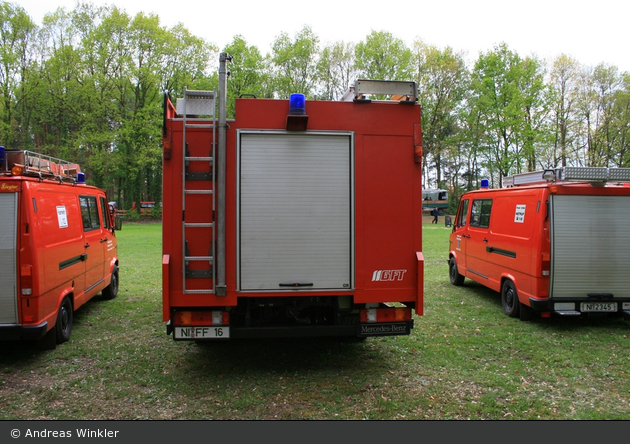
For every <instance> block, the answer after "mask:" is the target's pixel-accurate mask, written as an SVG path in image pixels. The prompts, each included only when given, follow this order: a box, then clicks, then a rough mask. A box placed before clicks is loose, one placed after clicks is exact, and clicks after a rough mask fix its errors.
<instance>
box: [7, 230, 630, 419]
mask: <svg viewBox="0 0 630 444" xmlns="http://www.w3.org/2000/svg"><path fill="white" fill-rule="evenodd" d="M440 219H441V221H443V218H440ZM423 228H424V230H423V236H424V255H425V260H426V264H425V315H424V316H422V317H417V319H416V323H415V329H414V331H413V332H412V334H411V335H410V336H404V337H392V338H371V339H368V340H366V341H364V342H360V343H357V342H352V341H342V340H322V339H320V340H252V341H232V342H227V343H213V344H206V345H203V346H199V345H197V344H195V343H181V342H178V343H175V342H174V341H173V340H172V338H171V337H167V336H166V328H165V324H164V323H163V322H162V299H161V297H162V296H161V270H160V265H161V225H160V224H157V223H153V224H126V225H124V226H123V230H122V231H120V232H117V236H118V239H119V254H120V262H121V266H120V273H121V274H120V293H119V295H118V297H117V298H116V299H114V300H111V301H106V300H103V299H101V298H100V297H97V298H96V299H94V300H93V301H91V302H89V303H88V304H87V305H86V306H84V307H82V308H81V309H80V310H79V311H78V312H77V313H76V317H75V325H74V330H73V332H72V337H71V339H70V342H68V343H66V344H62V345H60V346H58V347H57V349H56V350H51V351H40V350H37V349H36V348H34V347H31V346H28V345H25V344H16V343H0V417H2V418H3V419H62V420H70V419H113V420H120V419H125V420H126V419H156V420H157V419H370V420H391V419H401V420H410V419H433V420H441V419H495V420H498V419H512V420H514V419H630V406H629V405H628V399H629V398H630V353H629V352H630V339H629V338H628V334H629V333H630V329H629V324H628V323H627V322H625V321H623V320H621V319H608V318H593V319H574V318H571V319H564V318H556V317H553V318H551V319H535V320H534V321H532V322H521V321H519V320H518V319H513V318H509V317H507V316H505V315H504V314H503V312H502V310H501V304H500V300H499V296H498V294H496V293H494V292H491V291H489V290H486V289H485V288H483V287H481V286H479V285H476V284H473V283H472V282H470V281H466V285H464V286H463V287H453V286H451V285H450V283H449V281H448V267H447V264H446V256H447V249H448V233H449V230H448V229H447V228H445V227H444V226H443V224H442V225H438V226H436V225H431V224H430V223H425V224H424V227H423Z"/></svg>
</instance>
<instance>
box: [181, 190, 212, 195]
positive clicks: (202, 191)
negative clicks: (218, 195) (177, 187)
mask: <svg viewBox="0 0 630 444" xmlns="http://www.w3.org/2000/svg"><path fill="white" fill-rule="evenodd" d="M184 191H185V192H186V194H213V191H212V190H184Z"/></svg>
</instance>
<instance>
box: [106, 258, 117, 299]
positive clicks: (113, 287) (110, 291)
mask: <svg viewBox="0 0 630 444" xmlns="http://www.w3.org/2000/svg"><path fill="white" fill-rule="evenodd" d="M116 296H118V267H117V266H116V265H114V271H113V272H112V280H111V282H110V283H109V285H108V286H107V287H105V288H103V297H104V298H105V299H114V298H115V297H116Z"/></svg>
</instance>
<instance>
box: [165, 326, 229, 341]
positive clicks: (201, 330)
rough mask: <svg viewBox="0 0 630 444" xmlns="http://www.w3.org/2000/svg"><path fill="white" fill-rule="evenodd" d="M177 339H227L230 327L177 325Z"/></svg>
mask: <svg viewBox="0 0 630 444" xmlns="http://www.w3.org/2000/svg"><path fill="white" fill-rule="evenodd" d="M174 334H175V339H227V338H229V337H230V327H211V326H210V327H175V332H174Z"/></svg>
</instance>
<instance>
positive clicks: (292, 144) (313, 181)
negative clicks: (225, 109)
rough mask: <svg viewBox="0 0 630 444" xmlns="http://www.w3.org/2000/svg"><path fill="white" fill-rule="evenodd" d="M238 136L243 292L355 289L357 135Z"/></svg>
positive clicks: (241, 282) (257, 134) (253, 134)
mask: <svg viewBox="0 0 630 444" xmlns="http://www.w3.org/2000/svg"><path fill="white" fill-rule="evenodd" d="M239 141H240V143H239V149H238V158H239V171H240V174H239V179H238V190H239V196H238V203H239V204H238V210H237V211H238V215H237V218H238V223H239V226H238V234H237V236H238V243H239V282H240V289H241V290H273V291H277V290H295V289H296V288H299V289H301V290H309V289H316V290H321V289H345V290H348V289H349V288H351V287H352V285H353V282H352V269H351V268H352V251H353V244H352V227H353V215H352V211H353V210H352V201H353V197H352V196H353V190H352V169H351V165H352V156H353V152H352V145H353V139H352V135H351V134H349V133H343V134H331V133H322V134H313V133H306V134H291V133H264V132H263V133H247V132H244V133H240V134H239ZM281 284H283V285H281ZM287 284H296V285H302V286H301V287H287V286H285V285H287ZM311 284H312V286H311Z"/></svg>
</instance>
